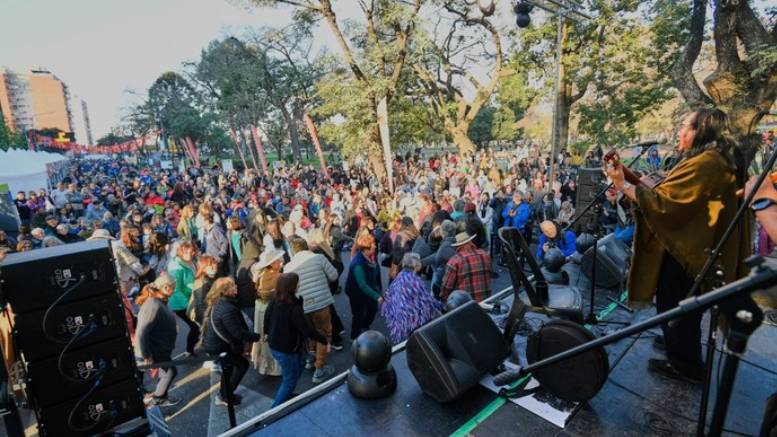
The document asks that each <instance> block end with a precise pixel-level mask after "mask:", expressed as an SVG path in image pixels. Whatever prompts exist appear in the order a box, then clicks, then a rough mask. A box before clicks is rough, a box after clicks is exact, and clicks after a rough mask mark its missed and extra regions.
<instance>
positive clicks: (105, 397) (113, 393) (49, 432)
mask: <svg viewBox="0 0 777 437" xmlns="http://www.w3.org/2000/svg"><path fill="white" fill-rule="evenodd" d="M87 394H88V395H87ZM36 415H37V417H38V431H39V432H40V435H41V436H42V437H46V436H56V437H61V436H91V435H96V434H100V433H101V432H103V431H106V430H109V429H111V428H113V427H114V426H116V425H119V424H122V423H124V422H126V421H128V420H131V419H134V418H136V417H141V416H144V415H145V407H144V405H143V393H142V392H141V390H140V387H139V386H138V383H137V381H136V380H135V379H134V378H133V379H127V380H124V381H122V382H119V383H117V384H113V385H107V386H103V387H101V388H98V389H96V390H94V391H93V392H91V393H84V394H82V395H81V396H80V397H78V398H75V399H72V400H70V401H66V402H63V403H61V404H57V405H54V406H51V407H45V408H36Z"/></svg>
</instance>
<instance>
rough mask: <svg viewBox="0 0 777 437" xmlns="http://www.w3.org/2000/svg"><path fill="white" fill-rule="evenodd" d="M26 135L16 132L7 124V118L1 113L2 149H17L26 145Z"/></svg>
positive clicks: (0, 133)
mask: <svg viewBox="0 0 777 437" xmlns="http://www.w3.org/2000/svg"><path fill="white" fill-rule="evenodd" d="M26 142H27V141H26V140H25V139H24V135H22V134H21V133H19V132H14V131H12V130H11V129H9V128H8V126H6V124H5V119H4V118H3V117H2V114H0V150H8V149H16V148H21V147H24V146H25V145H26Z"/></svg>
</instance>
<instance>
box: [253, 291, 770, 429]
mask: <svg viewBox="0 0 777 437" xmlns="http://www.w3.org/2000/svg"><path fill="white" fill-rule="evenodd" d="M580 285H581V286H582V285H583V284H580ZM583 290H585V288H584V289H583ZM607 295H608V294H607V293H606V292H603V291H601V290H600V291H599V293H598V295H597V298H596V302H597V306H598V307H599V309H600V310H603V309H604V307H606V306H608V304H609V302H608V301H607V300H606V297H607ZM610 296H611V297H613V298H617V297H619V296H618V295H616V294H615V293H612V294H610ZM653 314H654V311H653V310H644V311H638V312H635V313H629V312H627V311H626V310H624V309H622V308H619V307H617V308H616V309H615V310H614V311H612V312H611V313H610V314H608V315H607V317H606V320H607V321H616V322H617V321H621V322H636V321H640V320H644V319H645V318H647V317H650V316H652V315H653ZM618 326H619V325H615V324H600V325H597V326H594V327H592V328H591V329H592V331H593V332H594V333H596V334H597V335H604V334H606V333H608V332H611V331H612V330H615V329H617V327H618ZM658 332H659V331H658V328H655V329H654V330H651V331H648V332H645V333H642V334H641V335H639V336H634V337H631V338H626V339H623V340H621V341H620V342H618V343H615V344H613V345H611V346H609V347H608V348H607V351H608V354H609V357H610V368H611V371H610V375H609V378H608V381H607V383H606V384H605V386H604V387H603V389H602V390H601V391H600V392H599V393H598V394H597V396H596V397H594V398H593V399H592V400H591V401H589V402H588V403H587V404H586V405H583V406H582V408H581V409H579V411H577V413H576V414H575V415H574V416H573V417H572V418H571V419H570V421H569V422H568V424H567V426H566V427H565V428H563V429H562V428H559V427H557V426H555V425H553V424H551V423H550V422H548V421H546V420H544V419H543V418H541V417H539V416H536V415H534V414H533V413H531V412H529V411H528V410H525V409H523V408H522V407H519V406H517V405H515V404H513V403H511V402H504V401H503V400H502V399H501V398H498V397H497V396H496V395H495V394H494V393H492V392H490V391H488V390H487V389H485V388H483V387H481V386H477V387H475V388H473V389H472V390H471V391H470V392H469V393H468V394H467V395H466V396H465V397H464V398H463V399H460V400H458V401H456V402H453V403H450V404H445V405H441V404H438V403H436V402H435V401H434V400H432V399H431V398H430V397H428V396H426V395H424V394H423V393H422V392H421V390H420V388H419V386H418V384H417V383H416V381H415V378H414V377H413V375H412V374H411V373H410V371H409V370H408V367H407V362H406V358H405V353H404V352H398V353H396V354H395V355H394V356H393V357H392V361H391V362H392V364H393V366H394V368H395V369H396V371H397V377H398V388H397V391H396V392H395V393H394V394H393V395H391V396H389V397H387V398H384V399H379V400H372V401H366V400H360V399H357V398H355V397H353V396H351V395H350V393H349V392H348V389H347V386H346V385H345V383H344V382H343V383H339V384H337V385H336V386H335V387H334V388H333V389H332V390H331V391H329V392H327V393H325V394H323V395H322V396H321V397H319V398H317V399H315V400H313V401H312V402H310V403H309V404H307V405H305V406H303V407H301V408H299V409H297V410H295V411H291V412H289V413H288V414H286V415H285V416H282V417H280V418H279V419H275V420H274V421H272V422H265V423H263V424H257V425H258V426H259V427H260V428H258V429H257V428H254V429H253V430H252V431H250V432H246V433H241V434H242V435H255V436H264V435H267V436H285V435H289V436H291V435H299V434H300V433H302V434H307V435H316V436H319V435H322V436H337V437H343V436H352V435H353V436H357V435H358V436H369V435H397V436H399V435H401V436H446V435H474V436H493V435H499V436H503V435H516V436H517V435H522V436H526V435H532V436H567V435H575V436H615V435H618V436H623V435H634V436H646V435H649V436H654V435H655V436H665V435H688V434H694V433H695V428H696V417H697V414H698V404H699V399H700V396H701V388H700V387H699V386H694V385H690V384H687V383H684V382H679V381H674V380H668V379H665V378H663V377H661V376H657V375H654V374H652V373H651V372H649V371H648V370H647V360H648V359H649V358H661V357H663V355H662V353H661V352H660V351H659V350H657V349H656V348H655V346H653V338H654V337H655V336H656V334H657V333H658ZM517 342H518V343H520V342H521V340H517ZM775 344H777V329H776V328H775V327H774V326H771V325H764V326H762V327H761V328H759V329H758V331H756V333H755V334H754V335H753V337H752V338H751V340H750V345H749V347H748V351H747V354H746V355H745V357H744V360H743V361H742V363H741V364H740V368H739V373H738V377H737V381H736V385H735V389H734V393H733V396H732V400H731V406H730V410H729V413H728V417H727V420H726V426H725V428H726V429H727V430H728V431H727V432H726V434H728V435H757V434H758V431H759V428H760V422H761V418H762V415H763V407H764V404H765V401H766V398H767V397H768V396H769V395H771V394H772V393H773V392H776V391H777V360H775V358H777V348H775V347H774V345H775ZM519 350H523V348H521V347H520V346H519ZM719 358H720V354H716V362H717V359H719ZM715 370H717V367H716V368H715ZM712 396H713V398H712V399H713V400H714V396H715V392H714V389H713V393H712ZM711 403H712V402H711ZM711 409H712V408H711V407H710V410H711ZM708 421H709V419H708Z"/></svg>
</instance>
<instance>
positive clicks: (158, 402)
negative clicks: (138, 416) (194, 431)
mask: <svg viewBox="0 0 777 437" xmlns="http://www.w3.org/2000/svg"><path fill="white" fill-rule="evenodd" d="M179 402H181V400H180V399H178V398H174V397H172V396H170V395H167V396H166V397H163V398H158V397H156V396H151V397H149V398H148V400H145V403H146V405H148V406H149V407H172V406H173V405H178V403H179Z"/></svg>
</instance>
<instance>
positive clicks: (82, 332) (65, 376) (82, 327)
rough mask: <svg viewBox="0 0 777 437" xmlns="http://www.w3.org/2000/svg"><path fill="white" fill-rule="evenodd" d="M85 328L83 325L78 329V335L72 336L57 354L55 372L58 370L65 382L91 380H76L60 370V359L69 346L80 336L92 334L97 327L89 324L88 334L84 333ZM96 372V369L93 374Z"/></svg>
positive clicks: (86, 379)
mask: <svg viewBox="0 0 777 437" xmlns="http://www.w3.org/2000/svg"><path fill="white" fill-rule="evenodd" d="M85 326H86V325H83V326H81V327H79V330H78V333H76V335H74V336H73V338H71V339H70V341H69V342H68V343H67V344H66V345H65V347H64V348H62V352H60V353H59V358H58V359H57V370H59V374H60V375H62V377H63V378H65V379H67V380H69V381H71V382H77V383H82V382H84V381H89V380H90V379H91V377H89V378H85V379H76V378H73V377H71V376H70V375H68V374H67V373H66V372H64V371H63V370H62V358H64V356H65V353H66V352H67V350H68V349H70V346H72V345H73V342H75V341H76V340H77V339H79V338H81V337H82V334H83V336H84V337H85V336H87V335H89V334H91V333H92V332H94V331H95V330H96V329H97V325H95V324H94V322H91V323H90V324H89V332H86V333H84V332H85V331H86V330H85ZM97 371H98V369H95V373H97Z"/></svg>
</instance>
